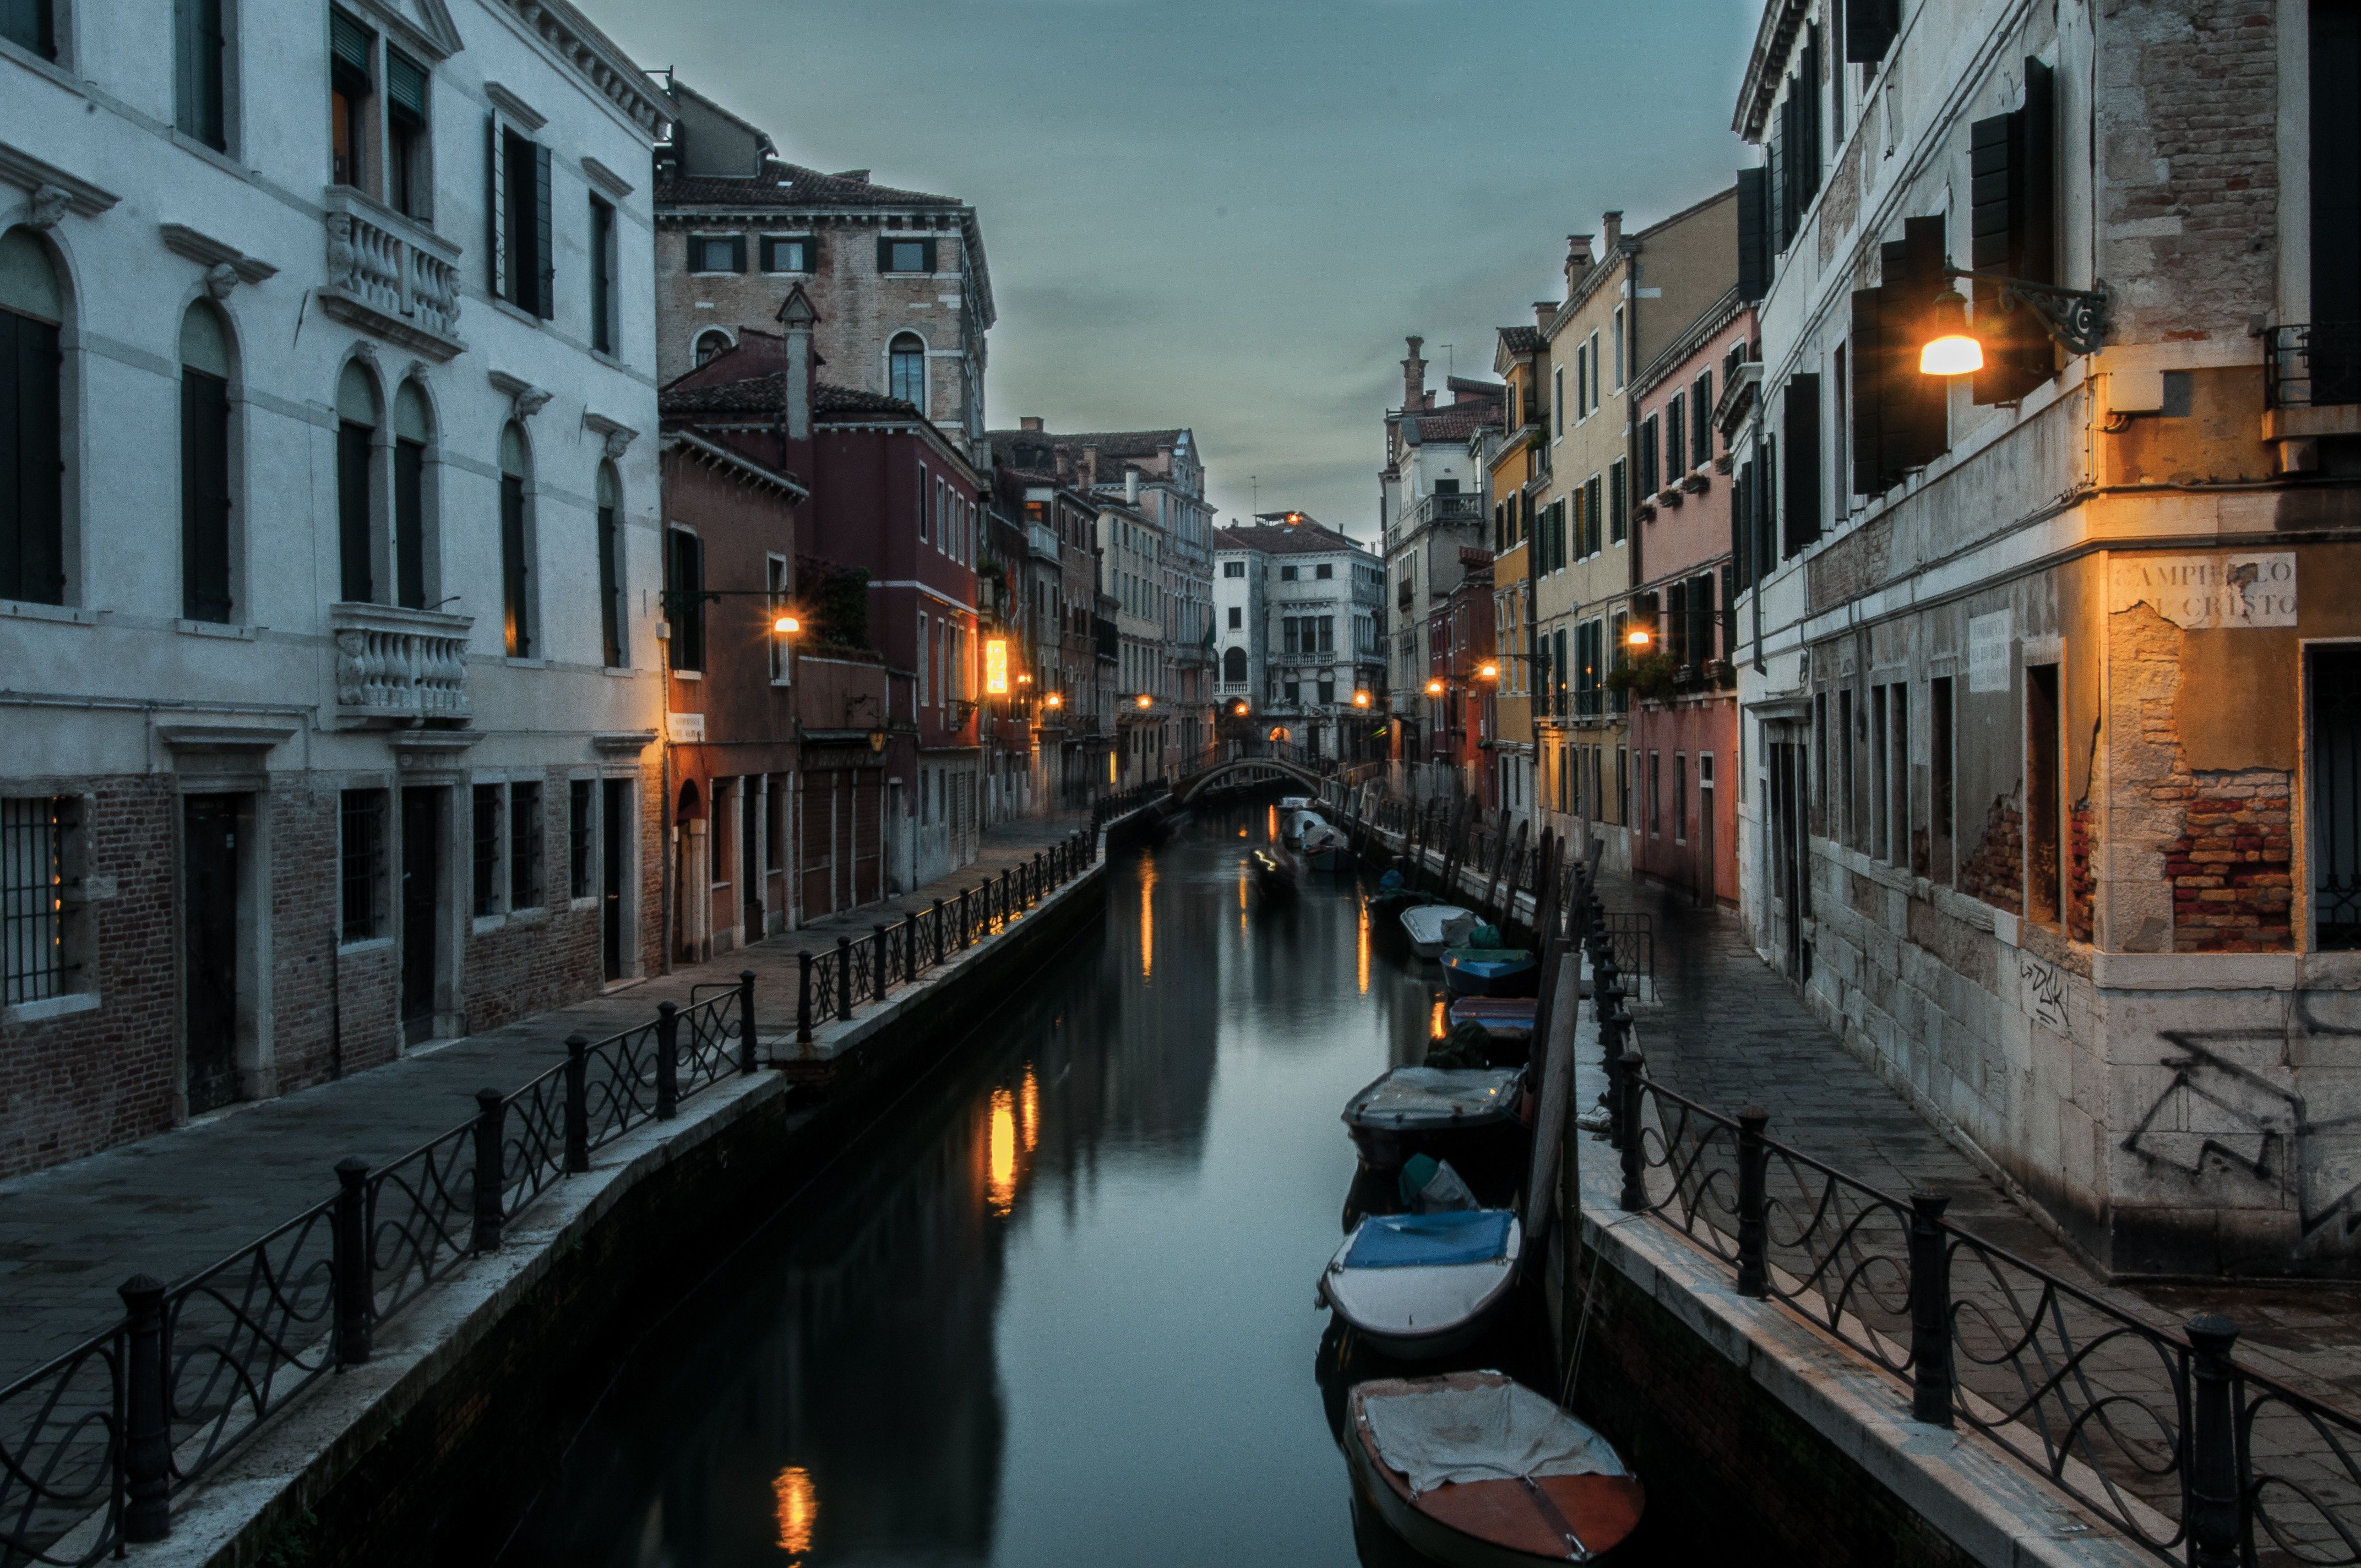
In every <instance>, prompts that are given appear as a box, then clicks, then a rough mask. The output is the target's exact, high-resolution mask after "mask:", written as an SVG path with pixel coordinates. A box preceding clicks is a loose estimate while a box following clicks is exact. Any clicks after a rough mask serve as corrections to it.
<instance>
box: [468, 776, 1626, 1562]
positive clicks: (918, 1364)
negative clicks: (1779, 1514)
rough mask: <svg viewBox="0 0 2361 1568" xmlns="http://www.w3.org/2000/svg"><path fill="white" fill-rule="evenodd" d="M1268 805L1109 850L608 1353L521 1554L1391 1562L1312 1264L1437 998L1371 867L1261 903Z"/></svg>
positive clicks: (1394, 1557)
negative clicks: (1379, 915) (1256, 854)
mask: <svg viewBox="0 0 2361 1568" xmlns="http://www.w3.org/2000/svg"><path fill="white" fill-rule="evenodd" d="M1275 826H1276V814H1275V812H1273V811H1272V810H1271V809H1269V808H1268V807H1267V806H1262V805H1255V806H1233V807H1230V808H1228V809H1226V810H1224V811H1215V812H1212V813H1209V814H1205V815H1202V816H1200V817H1197V818H1195V819H1193V820H1192V821H1191V823H1190V824H1189V825H1187V826H1186V827H1185V828H1183V829H1182V830H1181V831H1180V832H1179V833H1178V834H1177V835H1176V836H1175V837H1174V838H1173V839H1171V841H1170V842H1169V843H1167V844H1166V845H1165V846H1164V847H1163V848H1162V849H1161V850H1157V851H1155V852H1153V853H1150V852H1148V851H1147V850H1135V851H1130V852H1127V853H1122V854H1118V855H1116V856H1115V857H1114V859H1113V860H1112V861H1111V863H1110V864H1109V866H1108V882H1107V890H1106V907H1105V918H1104V929H1103V934H1101V935H1098V936H1094V937H1091V938H1084V939H1082V940H1081V941H1078V942H1076V943H1075V944H1074V945H1073V946H1072V947H1071V948H1068V949H1067V950H1066V952H1065V953H1063V954H1062V955H1061V956H1060V957H1059V958H1058V959H1055V960H1054V961H1053V962H1052V963H1051V964H1050V965H1049V967H1048V968H1047V969H1046V970H1043V971H1042V972H1041V973H1040V974H1039V975H1038V977H1037V978H1036V979H1034V980H1033V981H1029V982H1028V983H1027V984H1026V985H1025V987H1024V988H1023V990H1022V992H1021V993H1020V994H1018V995H1016V996H1014V997H1012V998H1011V999H1010V1001H1009V1004H1008V1005H1007V1006H1006V1007H1005V1010H1004V1011H1003V1012H1001V1013H1000V1014H998V1015H997V1016H995V1017H994V1018H993V1019H992V1020H991V1021H990V1023H989V1025H987V1027H986V1028H985V1029H984V1031H983V1033H982V1034H981V1035H980V1036H978V1038H977V1039H976V1040H974V1041H972V1042H971V1044H970V1045H969V1047H963V1048H962V1049H961V1051H960V1052H958V1053H956V1054H955V1056H954V1058H953V1060H952V1064H951V1065H950V1066H948V1067H946V1068H944V1069H940V1070H939V1071H938V1072H936V1073H934V1074H933V1075H931V1076H929V1077H928V1078H926V1079H924V1080H920V1081H918V1082H917V1083H916V1084H914V1085H913V1087H912V1089H911V1090H910V1091H909V1094H908V1097H907V1098H906V1101H905V1102H904V1103H903V1104H902V1105H901V1106H899V1107H897V1108H896V1110H895V1112H894V1113H891V1114H890V1115H889V1116H888V1117H887V1118H886V1120H885V1121H884V1124H882V1125H881V1127H880V1128H879V1129H878V1130H877V1131H876V1132H874V1133H873V1134H872V1135H869V1136H868V1137H867V1138H866V1139H864V1140H863V1141H862V1142H860V1143H859V1144H857V1145H856V1146H854V1147H853V1148H852V1149H851V1151H850V1152H849V1153H847V1154H846V1155H845V1156H844V1157H842V1158H840V1160H839V1162H838V1163H837V1165H836V1166H835V1167H834V1168H831V1169H830V1170H829V1171H828V1172H826V1173H825V1174H824V1175H823V1176H822V1177H821V1178H820V1179H818V1181H816V1182H815V1183H813V1184H812V1185H811V1186H809V1187H807V1189H806V1190H803V1191H802V1192H800V1193H797V1194H796V1195H794V1197H793V1198H792V1200H791V1201H788V1202H787V1203H786V1204H785V1207H784V1208H783V1210H782V1211H781V1212H780V1213H779V1214H778V1215H777V1217H776V1218H775V1219H774V1220H773V1221H772V1222H770V1223H768V1224H766V1225H765V1226H764V1227H763V1228H762V1229H761V1230H760V1231H758V1232H757V1233H756V1234H754V1235H753V1236H752V1238H751V1239H750V1240H749V1241H748V1243H747V1244H746V1245H744V1246H743V1247H742V1248H741V1250H740V1251H739V1252H737V1253H736V1254H735V1255H733V1256H731V1257H730V1259H729V1260H728V1261H727V1262H726V1263H724V1264H723V1265H722V1266H721V1267H720V1268H719V1270H718V1271H717V1272H716V1273H715V1274H714V1275H713V1276H712V1277H710V1278H708V1279H707V1280H705V1281H703V1282H701V1283H698V1284H697V1285H696V1286H695V1287H694V1288H691V1289H689V1290H688V1291H687V1292H686V1295H685V1297H684V1299H682V1300H681V1301H680V1303H679V1305H678V1307H677V1308H676V1309H675V1310H674V1311H673V1312H672V1313H671V1314H670V1315H669V1316H668V1317H667V1318H666V1319H664V1321H660V1322H657V1323H655V1324H653V1325H651V1327H650V1328H649V1330H648V1331H647V1332H646V1333H645V1334H644V1336H643V1337H642V1339H641V1340H640V1341H639V1342H638V1343H636V1344H633V1345H630V1346H626V1347H619V1352H618V1356H617V1360H616V1373H615V1377H614V1382H613V1384H612V1386H611V1387H610V1388H609V1389H608V1390H607V1392H606V1394H605V1395H604V1397H603V1398H602V1399H601V1401H600V1404H599V1406H598V1410H597V1413H596V1415H595V1416H594V1417H593V1419H592V1420H590V1422H589V1423H588V1425H587V1426H586V1427H585V1428H583V1429H582V1430H581V1431H578V1432H577V1433H572V1434H560V1435H559V1436H558V1437H557V1438H556V1439H555V1440H554V1441H555V1442H557V1443H559V1444H560V1445H562V1446H563V1449H564V1452H563V1456H562V1460H561V1462H560V1464H559V1465H558V1469H557V1478H556V1480H555V1482H553V1483H552V1485H551V1486H549V1487H547V1488H546V1489H545V1490H544V1492H543V1494H542V1495H541V1496H540V1497H538V1498H537V1499H536V1500H535V1501H534V1503H533V1506H532V1508H531V1509H530V1512H529V1513H528V1514H527V1516H526V1517H525V1518H524V1519H523V1520H522V1523H521V1524H519V1525H518V1526H517V1528H516V1529H515V1530H514V1532H513V1533H512V1534H511V1535H510V1536H509V1538H508V1539H507V1541H505V1543H504V1544H503V1545H501V1546H500V1548H499V1549H498V1557H499V1561H500V1562H501V1563H507V1564H514V1565H518V1568H524V1565H538V1564H551V1565H555V1564H560V1563H563V1564H567V1565H569V1568H580V1565H586V1564H596V1565H602V1568H627V1565H628V1568H656V1565H659V1564H667V1565H679V1568H692V1565H693V1568H724V1565H732V1568H734V1565H738V1564H753V1563H764V1564H785V1563H804V1564H812V1565H817V1564H829V1563H874V1564H887V1563H895V1564H898V1563H913V1564H915V1563H929V1564H931V1563H1005V1564H1027V1565H1031V1568H1043V1565H1056V1564H1075V1565H1078V1568H1079V1565H1082V1564H1090V1565H1093V1568H1100V1565H1104V1564H1110V1563H1137V1564H1160V1563H1171V1564H1181V1563H1186V1564H1191V1568H1198V1565H1202V1564H1204V1563H1272V1564H1279V1563H1285V1564H1304V1565H1309V1564H1340V1565H1342V1564H1351V1563H1395V1562H1400V1561H1403V1560H1405V1559H1406V1557H1407V1553H1406V1552H1405V1551H1404V1549H1402V1548H1400V1546H1399V1544H1398V1543H1392V1542H1390V1541H1389V1540H1382V1539H1378V1535H1377V1531H1376V1528H1375V1527H1364V1528H1362V1529H1360V1530H1357V1531H1356V1519H1355V1517H1354V1508H1353V1506H1352V1501H1351V1487H1350V1484H1349V1482H1348V1479H1347V1476H1346V1472H1345V1464H1344V1460H1343V1458H1342V1456H1341V1455H1340V1454H1339V1453H1338V1451H1337V1449H1336V1447H1335V1444H1334V1439H1333V1437H1332V1435H1331V1427H1330V1419H1331V1417H1330V1412H1331V1409H1333V1408H1334V1407H1333V1404H1332V1403H1330V1402H1323V1385H1324V1386H1325V1387H1327V1388H1328V1389H1329V1390H1331V1391H1332V1392H1334V1391H1335V1390H1337V1389H1339V1388H1341V1387H1342V1384H1341V1382H1340V1380H1339V1379H1338V1378H1337V1377H1336V1376H1334V1375H1333V1372H1332V1373H1331V1374H1330V1375H1329V1376H1322V1375H1321V1373H1322V1371H1323V1369H1326V1368H1331V1367H1333V1364H1334V1355H1335V1351H1336V1343H1335V1342H1334V1340H1330V1341H1328V1342H1326V1343H1323V1332H1325V1331H1326V1330H1327V1328H1328V1315H1327V1313H1326V1312H1325V1311H1324V1310H1315V1309H1314V1306H1313V1300H1312V1288H1313V1283H1314V1281H1315V1279H1316V1277H1317V1276H1318V1274H1319V1271H1320V1268H1321V1266H1322V1265H1323V1263H1324V1262H1325V1261H1326V1259H1327V1257H1328V1255H1330V1253H1332V1252H1333V1251H1334V1249H1335V1247H1336V1245H1337V1244H1338V1241H1339V1239H1340V1237H1341V1234H1342V1231H1341V1219H1342V1214H1343V1210H1344V1205H1345V1197H1346V1193H1347V1190H1348V1188H1349V1187H1350V1185H1351V1182H1352V1179H1353V1175H1354V1171H1355V1159H1354V1154H1353V1147H1352V1145H1351V1143H1350V1141H1349V1140H1348V1139H1347V1138H1346V1136H1345V1130H1344V1128H1343V1127H1342V1125H1341V1124H1339V1123H1338V1121H1337V1112H1338V1109H1339V1107H1340V1106H1341V1105H1342V1104H1343V1102H1344V1101H1345V1098H1346V1096H1347V1095H1349V1094H1350V1093H1351V1092H1352V1091H1354V1090H1356V1089H1357V1088H1359V1087H1360V1086H1361V1085H1362V1084H1364V1083H1366V1082H1367V1081H1368V1080H1370V1079H1372V1078H1374V1077H1376V1076H1377V1075H1378V1073H1380V1072H1381V1071H1383V1070H1384V1069H1386V1068H1387V1067H1389V1066H1390V1065H1394V1064H1398V1063H1405V1062H1414V1061H1417V1060H1419V1059H1420V1058H1421V1057H1422V1053H1423V1051H1424V1048H1425V1043H1426V1040H1427V1038H1428V1036H1429V1032H1430V1028H1431V1027H1432V1025H1433V1022H1434V1021H1435V1019H1436V1018H1437V1016H1438V1014H1437V1013H1436V1010H1435V1009H1436V1003H1435V999H1434V993H1433V992H1431V991H1430V989H1429V985H1428V982H1427V980H1426V978H1425V977H1424V976H1423V975H1422V973H1421V972H1420V970H1421V969H1422V967H1424V966H1421V965H1419V963H1418V961H1417V960H1416V959H1414V958H1411V956H1410V955H1409V954H1408V953H1407V952H1406V951H1405V950H1403V949H1401V948H1399V947H1398V946H1397V945H1396V944H1394V943H1392V942H1390V941H1389V940H1388V939H1387V935H1388V934H1387V933H1383V932H1378V933H1375V934H1373V933H1371V932H1370V931H1369V930H1368V929H1367V927H1366V925H1365V924H1364V922H1363V919H1362V917H1361V914H1360V909H1359V904H1358V901H1357V899H1356V897H1355V896H1354V890H1353V887H1352V885H1351V883H1349V881H1346V880H1344V879H1334V878H1326V879H1314V880H1313V882H1312V884H1311V885H1309V886H1307V887H1306V889H1305V891H1304V895H1303V896H1302V897H1301V899H1300V900H1299V901H1297V902H1296V903H1295V904H1293V905H1291V906H1288V905H1273V906H1268V907H1266V906H1265V905H1264V904H1263V903H1262V900H1261V898H1260V896H1259V894H1257V892H1256V891H1255V890H1254V889H1253V888H1252V886H1251V885H1250V884H1249V883H1247V881H1246V876H1245V872H1244V869H1243V866H1244V861H1245V857H1246V851H1247V850H1249V848H1251V847H1252V846H1253V845H1254V844H1256V843H1257V842H1260V841H1263V840H1264V839H1266V838H1267V836H1268V834H1269V833H1270V832H1271V831H1272V830H1273V829H1274V828H1275ZM1373 935H1374V938H1375V939H1373ZM1502 1339H1513V1341H1514V1342H1515V1343H1493V1344H1490V1345H1487V1346H1480V1347H1478V1350H1479V1352H1480V1353H1481V1354H1479V1355H1478V1357H1477V1362H1481V1363H1483V1364H1488V1365H1505V1364H1508V1363H1512V1362H1522V1363H1525V1364H1528V1365H1531V1366H1532V1367H1533V1369H1532V1370H1529V1371H1526V1375H1527V1376H1530V1377H1532V1378H1533V1379H1535V1380H1537V1381H1541V1382H1543V1386H1544V1387H1545V1386H1546V1374H1545V1373H1543V1372H1541V1371H1539V1370H1538V1364H1537V1363H1536V1362H1535V1358H1536V1357H1537V1356H1538V1355H1540V1354H1543V1347H1542V1343H1541V1342H1542V1340H1543V1332H1542V1330H1541V1328H1540V1326H1539V1311H1538V1309H1529V1310H1526V1311H1524V1312H1523V1313H1521V1315H1520V1316H1519V1318H1518V1320H1517V1322H1516V1323H1515V1325H1514V1326H1512V1327H1511V1328H1510V1330H1508V1331H1505V1332H1504V1333H1502V1334H1496V1335H1495V1340H1496V1341H1499V1340H1502ZM1477 1362H1470V1363H1468V1364H1469V1365H1474V1364H1477ZM1505 1369H1509V1370H1525V1368H1523V1367H1520V1366H1515V1365H1506V1366H1505ZM1377 1370H1378V1374H1379V1375H1383V1374H1384V1373H1385V1372H1386V1370H1388V1369H1385V1368H1378V1369H1377ZM1356 1376H1358V1374H1357V1373H1356ZM536 1468H538V1467H536ZM1356 1534H1357V1535H1358V1537H1359V1538H1360V1539H1359V1540H1358V1541H1356ZM1634 1544H1638V1543H1637V1542H1635V1543H1634Z"/></svg>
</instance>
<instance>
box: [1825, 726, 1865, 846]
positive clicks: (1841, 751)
mask: <svg viewBox="0 0 2361 1568" xmlns="http://www.w3.org/2000/svg"><path fill="white" fill-rule="evenodd" d="M1852 762H1853V738H1852V691H1851V688H1850V687H1848V688H1846V689H1845V690H1843V691H1840V692H1839V693H1837V781H1836V782H1837V792H1838V795H1839V805H1838V806H1837V809H1836V810H1834V811H1832V812H1830V813H1829V821H1828V828H1829V836H1830V837H1832V838H1834V839H1837V840H1839V842H1841V843H1844V844H1848V845H1850V846H1851V847H1852V848H1854V849H1859V848H1860V847H1861V836H1860V834H1859V832H1858V831H1857V825H1858V823H1859V820H1860V813H1859V812H1857V811H1856V810H1854V808H1853V791H1852Z"/></svg>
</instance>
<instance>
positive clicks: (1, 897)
mask: <svg viewBox="0 0 2361 1568" xmlns="http://www.w3.org/2000/svg"><path fill="white" fill-rule="evenodd" d="M79 812H80V803H79V802H78V801H75V800H74V799H72V798H71V796H64V795H56V796H34V797H32V798H29V799H16V800H0V1006H10V1007H13V1006H16V1004H17V1003H25V1002H41V1001H45V1000H47V999H48V998H49V997H52V996H62V995H64V994H65V993H66V992H70V991H72V990H74V989H75V987H74V986H73V984H72V983H71V976H72V975H73V974H74V972H75V971H76V970H78V969H79V968H80V967H81V966H80V965H79V964H78V963H76V962H75V961H74V959H75V956H76V955H75V954H74V952H73V950H72V942H71V935H72V923H71V920H70V918H69V916H67V913H66V906H65V893H66V879H67V874H68V872H69V870H71V869H74V868H71V866H70V864H69V861H70V857H71V853H72V851H74V850H78V849H79V848H80V845H79V843H78V841H77V840H78V837H79V829H80V828H81V819H80V815H79Z"/></svg>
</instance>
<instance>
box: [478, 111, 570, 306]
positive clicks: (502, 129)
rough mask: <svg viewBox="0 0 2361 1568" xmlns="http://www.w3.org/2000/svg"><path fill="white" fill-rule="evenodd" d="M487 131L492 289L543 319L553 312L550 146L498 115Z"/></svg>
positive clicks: (553, 258) (553, 282)
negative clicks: (489, 138)
mask: <svg viewBox="0 0 2361 1568" xmlns="http://www.w3.org/2000/svg"><path fill="white" fill-rule="evenodd" d="M492 137H493V147H492V178H493V185H494V200H493V202H492V263H493V280H494V285H495V286H494V288H493V292H494V293H496V294H498V295H500V298H502V299H504V300H506V301H507V302H509V303H510V304H512V305H514V306H516V307H517V308H518V309H519V310H523V311H530V312H531V313H533V314H534V315H537V316H539V317H541V318H542V319H543V320H544V321H547V320H549V319H551V318H552V317H553V316H555V314H556V313H557V273H556V263H555V257H554V255H553V247H552V245H551V233H550V209H549V192H550V182H549V148H545V147H543V146H541V145H540V144H539V143H537V142H534V141H533V140H531V139H530V138H528V137H522V136H519V135H518V134H517V133H516V132H515V131H512V130H511V129H509V128H508V127H507V126H503V125H501V124H500V122H498V121H497V120H495V121H494V122H493V125H492Z"/></svg>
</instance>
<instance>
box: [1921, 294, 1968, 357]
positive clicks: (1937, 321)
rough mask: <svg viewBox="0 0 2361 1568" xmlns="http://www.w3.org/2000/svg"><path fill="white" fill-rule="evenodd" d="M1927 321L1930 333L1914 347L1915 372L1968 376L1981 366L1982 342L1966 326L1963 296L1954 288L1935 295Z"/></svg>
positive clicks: (1966, 310)
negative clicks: (1916, 368) (1920, 346)
mask: <svg viewBox="0 0 2361 1568" xmlns="http://www.w3.org/2000/svg"><path fill="white" fill-rule="evenodd" d="M1927 324H1928V325H1929V326H1930V327H1932V328H1933V330H1934V335H1933V336H1932V337H1929V338H1928V339H1927V345H1926V346H1925V347H1923V348H1921V349H1919V351H1918V374H1920V375H1921V376H1972V375H1974V374H1975V373H1976V372H1977V371H1979V370H1981V369H1982V368H1983V367H1984V345H1982V344H1981V343H1978V342H1977V341H1976V334H1974V333H1972V332H1971V331H1969V330H1968V302H1967V297H1966V296H1965V295H1963V294H1961V293H1960V291H1958V290H1957V289H1946V290H1944V291H1942V292H1941V293H1939V294H1938V295H1936V296H1935V303H1934V306H1933V308H1932V309H1931V310H1930V311H1929V312H1928V313H1927Z"/></svg>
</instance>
